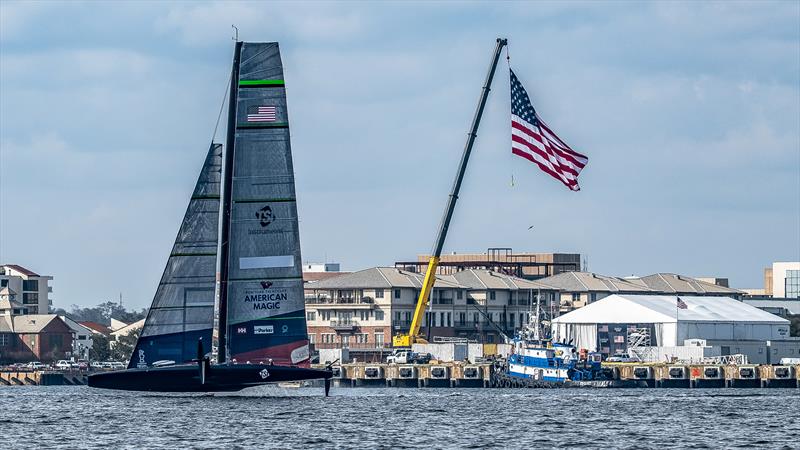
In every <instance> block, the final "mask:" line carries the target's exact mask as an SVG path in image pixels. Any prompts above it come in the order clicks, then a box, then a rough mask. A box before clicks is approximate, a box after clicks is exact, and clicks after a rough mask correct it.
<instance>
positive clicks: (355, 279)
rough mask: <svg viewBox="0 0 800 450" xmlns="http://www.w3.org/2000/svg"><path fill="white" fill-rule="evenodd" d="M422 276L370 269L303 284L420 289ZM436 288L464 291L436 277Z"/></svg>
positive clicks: (331, 287) (455, 283) (456, 284)
mask: <svg viewBox="0 0 800 450" xmlns="http://www.w3.org/2000/svg"><path fill="white" fill-rule="evenodd" d="M422 281H423V276H422V275H421V274H418V273H415V272H409V271H406V270H402V269H397V268H394V267H372V268H369V269H364V270H359V271H358V272H352V273H346V274H342V275H339V276H336V277H332V278H327V279H324V280H319V281H314V282H309V283H306V284H305V288H306V289H374V288H379V289H380V288H404V287H405V288H413V289H420V288H421V287H422ZM434 287H436V288H449V289H464V288H466V286H463V285H461V284H459V283H458V281H456V280H455V279H452V278H451V279H448V277H444V276H437V277H436V281H435V282H434Z"/></svg>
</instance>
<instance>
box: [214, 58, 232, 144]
mask: <svg viewBox="0 0 800 450" xmlns="http://www.w3.org/2000/svg"><path fill="white" fill-rule="evenodd" d="M232 76H233V72H231V74H230V75H228V82H227V83H225V94H224V95H223V96H222V104H221V105H219V114H217V123H216V125H214V135H213V136H211V143H212V144H213V143H214V139H216V138H217V128H219V120H220V119H221V118H222V110H224V109H225V100H226V99H227V98H228V91H230V88H231V77H232Z"/></svg>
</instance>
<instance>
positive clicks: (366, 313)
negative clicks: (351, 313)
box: [359, 309, 370, 321]
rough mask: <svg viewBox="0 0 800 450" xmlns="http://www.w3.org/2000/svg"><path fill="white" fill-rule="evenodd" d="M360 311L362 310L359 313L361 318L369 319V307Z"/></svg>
mask: <svg viewBox="0 0 800 450" xmlns="http://www.w3.org/2000/svg"><path fill="white" fill-rule="evenodd" d="M359 312H360V314H359V315H360V317H361V320H363V321H366V320H369V316H370V314H369V310H368V309H367V310H361V311H359Z"/></svg>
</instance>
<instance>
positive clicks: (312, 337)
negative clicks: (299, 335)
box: [308, 333, 317, 345]
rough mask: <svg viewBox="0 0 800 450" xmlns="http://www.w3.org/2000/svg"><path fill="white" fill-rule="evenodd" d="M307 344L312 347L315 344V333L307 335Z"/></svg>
mask: <svg viewBox="0 0 800 450" xmlns="http://www.w3.org/2000/svg"><path fill="white" fill-rule="evenodd" d="M308 343H309V344H311V345H314V344H316V343H317V333H311V334H309V335H308Z"/></svg>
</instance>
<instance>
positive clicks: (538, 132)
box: [511, 71, 589, 191]
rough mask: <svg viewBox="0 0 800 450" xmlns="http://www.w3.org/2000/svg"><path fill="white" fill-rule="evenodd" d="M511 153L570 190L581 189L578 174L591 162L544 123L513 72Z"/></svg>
mask: <svg viewBox="0 0 800 450" xmlns="http://www.w3.org/2000/svg"><path fill="white" fill-rule="evenodd" d="M511 152H512V153H513V154H515V155H517V156H521V157H523V158H525V159H527V160H528V161H530V162H532V163H534V164H536V165H537V166H539V168H540V169H542V170H543V171H544V172H546V173H547V174H549V175H550V176H551V177H553V178H555V179H557V180H558V181H560V182H562V183H564V185H565V186H567V187H568V188H570V189H571V190H573V191H579V190H581V188H580V187H579V186H578V174H580V173H581V170H582V169H583V168H584V167H585V166H586V163H587V162H589V158H587V157H586V156H584V155H581V154H580V153H578V152H576V151H575V150H573V149H571V148H570V147H569V145H567V144H565V143H564V141H562V140H561V139H560V138H559V137H558V136H556V134H555V133H553V131H552V130H551V129H550V127H548V126H547V124H545V123H544V122H543V121H542V119H541V118H540V117H539V115H538V114H537V113H536V110H534V109H533V105H531V99H530V97H528V93H527V92H525V88H524V87H522V83H520V82H519V80H518V79H517V76H516V75H514V72H513V71H512V72H511Z"/></svg>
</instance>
